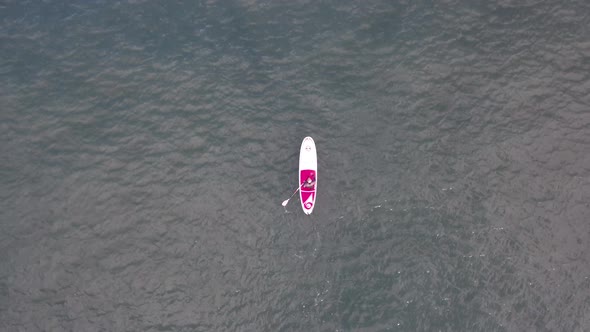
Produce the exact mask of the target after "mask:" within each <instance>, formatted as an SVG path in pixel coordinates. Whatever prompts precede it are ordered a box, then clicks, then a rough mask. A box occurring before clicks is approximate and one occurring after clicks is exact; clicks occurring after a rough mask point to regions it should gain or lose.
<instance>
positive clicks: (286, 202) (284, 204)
mask: <svg viewBox="0 0 590 332" xmlns="http://www.w3.org/2000/svg"><path fill="white" fill-rule="evenodd" d="M304 184H305V182H303V183H302V184H301V185H300V186H299V188H297V189H295V191H294V192H293V194H292V195H291V197H289V198H287V199H286V200H284V201H283V206H287V204H289V200H290V199H291V198H293V196H295V194H296V193H297V192H298V191H299V189H301V187H302V186H303V185H304Z"/></svg>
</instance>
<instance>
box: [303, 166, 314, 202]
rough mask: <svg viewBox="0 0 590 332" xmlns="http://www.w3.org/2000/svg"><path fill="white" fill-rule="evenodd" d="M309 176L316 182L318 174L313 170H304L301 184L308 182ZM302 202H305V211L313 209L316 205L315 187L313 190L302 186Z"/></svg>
mask: <svg viewBox="0 0 590 332" xmlns="http://www.w3.org/2000/svg"><path fill="white" fill-rule="evenodd" d="M308 176H309V177H311V179H312V181H316V176H317V174H316V172H315V171H314V170H311V169H304V170H301V184H303V182H305V181H306V180H307V177H308ZM310 196H311V197H310ZM301 201H302V202H304V203H303V207H304V208H305V209H307V210H310V209H311V208H312V207H313V204H314V203H315V185H314V186H313V188H306V187H305V186H301Z"/></svg>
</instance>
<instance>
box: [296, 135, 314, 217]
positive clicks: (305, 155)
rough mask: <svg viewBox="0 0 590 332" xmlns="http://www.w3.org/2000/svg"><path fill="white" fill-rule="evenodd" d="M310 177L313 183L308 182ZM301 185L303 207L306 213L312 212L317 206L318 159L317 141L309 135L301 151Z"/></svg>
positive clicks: (300, 193) (300, 195) (300, 192)
mask: <svg viewBox="0 0 590 332" xmlns="http://www.w3.org/2000/svg"><path fill="white" fill-rule="evenodd" d="M308 179H311V184H308V183H307V180H308ZM304 182H306V183H304ZM299 185H300V186H301V189H300V190H299V198H300V199H301V208H303V212H305V214H311V212H312V211H313V208H314V207H315V198H316V192H317V188H318V159H317V153H316V149H315V142H314V141H313V138H311V137H309V136H308V137H306V138H304V139H303V142H302V143H301V150H300V151H299Z"/></svg>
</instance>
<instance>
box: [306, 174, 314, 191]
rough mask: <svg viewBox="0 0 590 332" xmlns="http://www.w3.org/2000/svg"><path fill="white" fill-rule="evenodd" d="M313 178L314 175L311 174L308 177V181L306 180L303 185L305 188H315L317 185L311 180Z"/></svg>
mask: <svg viewBox="0 0 590 332" xmlns="http://www.w3.org/2000/svg"><path fill="white" fill-rule="evenodd" d="M312 176H313V173H311V174H310V175H309V176H308V177H307V180H305V182H304V183H303V188H313V186H314V185H315V180H314V179H312V178H311V177H312Z"/></svg>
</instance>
